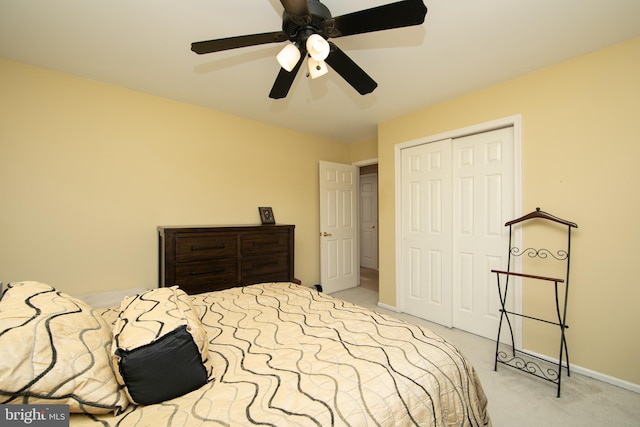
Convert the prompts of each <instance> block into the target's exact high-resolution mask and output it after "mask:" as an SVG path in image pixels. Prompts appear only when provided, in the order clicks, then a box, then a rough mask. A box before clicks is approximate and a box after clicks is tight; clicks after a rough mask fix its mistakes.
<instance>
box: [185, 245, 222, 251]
mask: <svg viewBox="0 0 640 427" xmlns="http://www.w3.org/2000/svg"><path fill="white" fill-rule="evenodd" d="M212 249H224V245H217V246H195V245H191V251H192V252H194V251H209V250H212Z"/></svg>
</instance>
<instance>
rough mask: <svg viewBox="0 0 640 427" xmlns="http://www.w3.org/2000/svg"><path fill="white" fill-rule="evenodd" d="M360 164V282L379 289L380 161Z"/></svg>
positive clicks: (372, 288)
mask: <svg viewBox="0 0 640 427" xmlns="http://www.w3.org/2000/svg"><path fill="white" fill-rule="evenodd" d="M365 163H367V164H360V166H359V175H360V185H359V191H358V199H359V207H358V208H359V209H358V210H359V217H360V237H359V244H360V284H359V286H361V287H363V288H366V289H370V290H373V291H376V292H377V291H378V278H379V274H378V256H379V252H378V239H379V235H378V228H379V227H378V163H377V159H373V160H369V161H367V162H365Z"/></svg>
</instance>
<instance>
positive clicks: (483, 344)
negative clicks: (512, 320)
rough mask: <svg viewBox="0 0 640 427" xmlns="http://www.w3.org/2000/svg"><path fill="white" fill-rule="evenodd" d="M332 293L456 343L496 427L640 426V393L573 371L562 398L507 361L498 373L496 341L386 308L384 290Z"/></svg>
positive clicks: (553, 388) (549, 385) (564, 381)
mask: <svg viewBox="0 0 640 427" xmlns="http://www.w3.org/2000/svg"><path fill="white" fill-rule="evenodd" d="M332 296H333V297H336V298H340V299H343V300H346V301H349V302H352V303H354V304H357V305H359V306H362V307H367V308H369V309H371V310H374V311H377V312H379V313H384V314H387V315H390V316H393V317H396V318H400V319H403V320H406V321H408V322H410V323H413V324H417V325H421V326H426V327H427V328H429V329H431V330H432V331H434V332H436V333H437V334H439V335H441V336H442V337H444V338H445V339H447V340H448V341H450V342H452V343H453V344H455V345H456V346H457V347H458V348H459V349H460V351H461V352H462V353H463V354H464V355H465V356H466V357H467V358H468V359H469V360H470V361H471V363H472V364H473V365H474V367H475V369H476V371H477V372H478V375H479V376H480V380H481V381H482V385H483V388H484V390H485V393H486V394H487V397H488V399H489V414H490V415H491V419H492V421H493V426H494V427H555V426H559V427H560V426H561V427H591V426H593V427H595V426H598V427H600V426H603V427H604V426H606V427H627V426H629V427H638V426H640V394H637V393H634V392H632V391H628V390H624V389H622V388H619V387H616V386H613V385H610V384H606V383H603V382H600V381H597V380H594V379H592V378H589V377H585V376H583V375H579V374H576V373H572V374H571V377H566V374H563V378H562V397H560V398H557V397H556V385H555V384H552V383H550V382H547V381H544V380H541V379H538V378H536V377H533V376H531V375H527V374H524V373H522V372H520V371H517V370H515V369H513V368H510V367H508V366H504V365H500V366H498V371H494V370H493V365H494V352H495V342H494V341H492V340H488V339H486V338H482V337H479V336H477V335H473V334H469V333H466V332H463V331H460V330H458V329H449V328H446V327H444V326H441V325H437V324H434V323H430V322H427V321H426V320H422V319H419V318H417V317H413V316H410V315H407V314H404V313H396V312H393V311H389V310H386V309H384V308H381V307H379V306H378V305H377V304H378V293H377V292H376V291H372V290H370V289H366V288H364V287H362V286H358V287H356V288H352V289H347V290H345V291H340V292H336V293H334V294H332ZM570 345H571V343H569V346H570ZM570 349H571V347H569V350H570Z"/></svg>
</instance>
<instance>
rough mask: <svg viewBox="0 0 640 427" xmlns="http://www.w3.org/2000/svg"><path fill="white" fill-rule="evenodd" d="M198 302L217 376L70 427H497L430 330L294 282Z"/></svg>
mask: <svg viewBox="0 0 640 427" xmlns="http://www.w3.org/2000/svg"><path fill="white" fill-rule="evenodd" d="M193 300H194V305H195V306H196V307H197V309H199V310H200V312H201V319H202V322H203V324H204V325H205V327H206V330H207V333H208V337H209V341H210V344H209V355H210V357H211V358H212V359H213V364H214V375H215V379H214V380H213V381H211V382H209V383H208V384H207V385H205V386H204V387H202V388H200V389H198V390H195V391H193V392H191V393H189V394H186V395H184V396H182V397H179V398H176V399H173V400H170V401H166V402H163V403H161V404H156V405H149V406H130V407H129V408H128V409H127V410H126V411H125V412H124V413H122V414H119V415H116V416H113V415H77V414H74V415H72V417H71V425H72V426H84V425H96V426H97V425H111V426H153V427H159V426H176V427H183V426H209V425H211V426H213V425H220V426H247V425H271V426H297V425H299V426H332V425H339V426H357V427H360V426H369V425H371V426H373V425H379V426H405V425H418V426H478V425H490V424H491V422H490V419H489V415H488V413H487V410H486V406H487V401H486V397H485V395H484V392H483V390H482V387H481V385H480V382H479V380H478V377H477V375H476V372H475V370H474V368H473V367H472V366H471V365H470V363H469V362H468V361H467V360H466V359H465V358H464V357H463V356H462V355H461V354H460V352H459V351H458V350H457V349H456V348H455V347H454V346H453V345H452V344H450V343H448V342H446V341H445V340H444V339H443V338H441V337H440V336H438V335H436V334H434V333H433V332H431V331H429V330H427V329H425V328H421V327H418V326H415V325H412V324H409V323H406V322H403V321H400V320H397V319H394V318H392V317H389V316H385V315H382V314H378V313H375V312H373V311H370V310H367V309H363V308H361V307H358V306H355V305H353V304H350V303H347V302H344V301H341V300H338V299H334V298H332V297H330V296H328V295H325V294H322V293H318V292H316V291H315V290H312V289H309V288H306V287H303V286H299V285H295V284H291V283H269V284H260V285H253V286H248V287H244V288H234V289H229V290H225V291H219V292H212V293H206V294H201V295H195V296H193ZM116 315H117V312H116V311H115V310H106V311H105V312H104V313H103V316H104V317H105V318H106V320H107V321H108V322H113V320H114V319H115V316H116Z"/></svg>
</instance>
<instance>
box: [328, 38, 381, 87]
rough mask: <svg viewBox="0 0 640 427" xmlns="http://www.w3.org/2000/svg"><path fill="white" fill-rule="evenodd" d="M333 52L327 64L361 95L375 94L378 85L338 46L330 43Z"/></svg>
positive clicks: (330, 53)
mask: <svg viewBox="0 0 640 427" xmlns="http://www.w3.org/2000/svg"><path fill="white" fill-rule="evenodd" d="M329 45H330V46H331V51H330V52H329V56H327V59H325V62H326V63H327V64H329V66H330V67H331V68H333V69H334V70H335V72H336V73H338V74H340V76H342V78H343V79H345V80H346V81H347V83H349V84H350V85H351V86H353V88H354V89H355V90H357V91H358V92H359V93H360V95H366V94H367V93H371V92H373V90H374V89H375V88H376V87H378V83H376V82H375V81H374V80H373V79H372V78H371V77H369V75H368V74H367V73H365V72H364V70H363V69H362V68H360V67H359V66H358V64H356V63H355V62H353V60H351V58H349V57H348V56H347V54H346V53H344V52H343V51H342V50H340V48H339V47H338V46H336V45H335V44H333V43H331V42H329Z"/></svg>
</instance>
